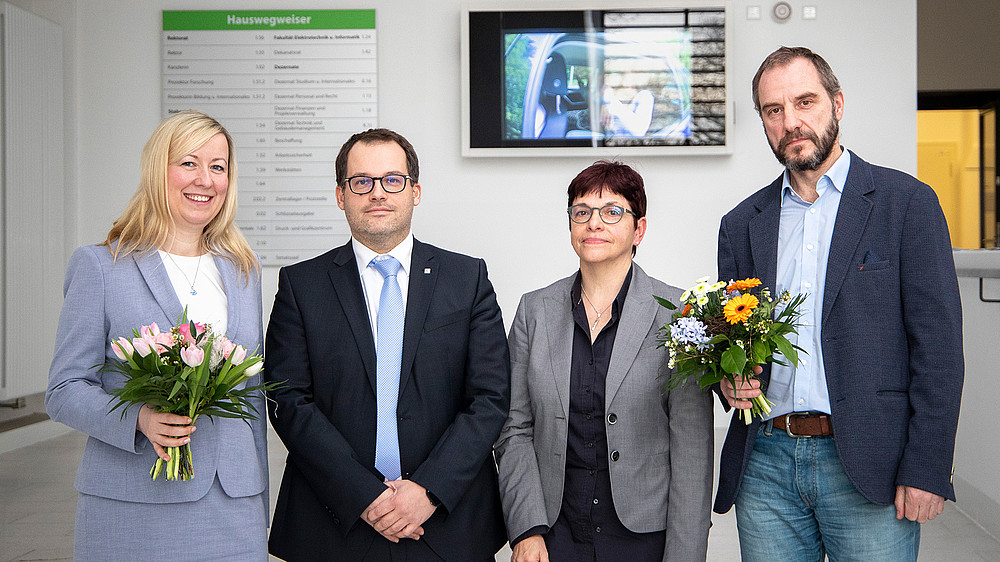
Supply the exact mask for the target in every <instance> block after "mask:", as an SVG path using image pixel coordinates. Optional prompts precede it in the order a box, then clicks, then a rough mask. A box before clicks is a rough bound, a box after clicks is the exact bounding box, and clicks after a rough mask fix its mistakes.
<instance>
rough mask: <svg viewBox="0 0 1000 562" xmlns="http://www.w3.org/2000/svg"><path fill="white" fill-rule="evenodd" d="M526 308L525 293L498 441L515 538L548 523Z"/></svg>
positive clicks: (508, 520)
mask: <svg viewBox="0 0 1000 562" xmlns="http://www.w3.org/2000/svg"><path fill="white" fill-rule="evenodd" d="M525 308H526V305H525V297H521V302H520V304H518V306H517V313H516V314H515V316H514V323H513V324H512V325H511V328H510V337H509V338H508V344H509V345H510V368H511V369H510V371H511V373H510V413H509V414H508V415H507V421H506V422H505V423H504V426H503V429H502V430H501V431H500V438H499V439H498V440H497V442H496V445H494V451H495V453H496V460H497V469H498V470H499V472H500V498H501V500H502V502H503V513H504V520H505V522H506V524H507V535H508V537H509V538H510V540H511V541H513V540H514V539H516V538H518V537H520V536H521V535H523V534H524V533H525V532H527V531H528V530H529V529H532V528H535V527H538V526H547V525H548V520H547V517H546V515H545V500H544V494H543V492H542V480H541V475H540V474H539V468H538V459H537V458H536V457H535V442H534V430H535V419H534V413H533V410H532V407H531V394H530V393H529V391H528V384H529V383H528V379H529V373H528V357H529V355H530V354H531V349H530V337H529V335H528V324H527V319H526V315H527V312H526V310H525Z"/></svg>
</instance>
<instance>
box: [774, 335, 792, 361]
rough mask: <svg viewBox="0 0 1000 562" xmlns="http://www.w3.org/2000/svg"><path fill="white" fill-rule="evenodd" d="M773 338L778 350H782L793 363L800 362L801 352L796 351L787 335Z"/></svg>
mask: <svg viewBox="0 0 1000 562" xmlns="http://www.w3.org/2000/svg"><path fill="white" fill-rule="evenodd" d="M771 340H772V341H773V342H774V345H776V346H777V347H778V351H780V352H781V354H782V355H784V356H785V358H787V359H788V360H789V361H790V362H791V364H792V365H798V364H799V353H798V352H797V351H795V347H794V346H792V344H791V342H789V341H788V339H787V338H785V336H774V337H773V338H771Z"/></svg>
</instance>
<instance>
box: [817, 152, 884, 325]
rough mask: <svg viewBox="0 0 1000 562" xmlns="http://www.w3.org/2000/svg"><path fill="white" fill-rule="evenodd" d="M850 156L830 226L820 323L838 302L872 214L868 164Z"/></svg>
mask: <svg viewBox="0 0 1000 562" xmlns="http://www.w3.org/2000/svg"><path fill="white" fill-rule="evenodd" d="M850 154H851V169H850V171H849V172H848V173H847V181H846V182H844V193H843V195H841V197H840V208H839V209H837V221H836V222H835V223H834V226H833V238H832V239H831V241H830V255H829V257H828V258H827V262H826V289H825V290H824V291H823V320H824V321H825V320H826V319H827V318H829V317H830V308H831V307H833V303H834V301H836V300H837V294H838V293H840V287H841V285H843V284H844V277H846V276H847V271H848V270H849V269H850V267H851V258H852V257H853V256H854V253H855V251H856V250H857V248H858V243H859V242H861V236H862V235H863V234H864V232H865V225H866V224H867V223H868V215H869V214H871V210H872V202H871V200H870V199H868V197H867V195H868V194H870V193H871V192H873V191H875V182H874V180H872V176H871V170H870V169H869V166H868V163H867V162H865V161H864V160H862V159H860V158H858V157H857V156H856V155H855V154H854V153H853V152H852V153H850Z"/></svg>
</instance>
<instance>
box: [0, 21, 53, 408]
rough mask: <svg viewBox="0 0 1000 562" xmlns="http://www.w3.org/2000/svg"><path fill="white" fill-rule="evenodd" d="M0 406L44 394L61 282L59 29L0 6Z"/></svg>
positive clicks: (48, 23)
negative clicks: (0, 69) (2, 402)
mask: <svg viewBox="0 0 1000 562" xmlns="http://www.w3.org/2000/svg"><path fill="white" fill-rule="evenodd" d="M0 19H2V30H0V33H2V35H3V37H2V42H0V45H2V47H0V48H2V49H3V52H2V60H3V75H2V78H0V80H2V84H0V96H2V98H3V103H2V117H0V128H2V134H0V144H2V150H0V154H2V162H0V168H2V174H0V178H2V179H0V182H2V184H0V206H2V213H0V217H2V221H3V222H2V228H0V253H2V267H3V275H2V280H0V289H2V294H3V298H2V299H0V307H2V310H0V316H2V320H3V321H2V322H0V346H2V347H0V357H2V361H0V369H2V370H0V399H4V400H8V399H12V398H18V397H21V396H25V395H28V394H33V393H36V392H42V391H44V390H45V386H46V381H47V379H48V365H49V362H50V361H51V359H52V349H53V343H54V339H55V331H56V323H57V321H58V317H59V309H60V307H61V305H62V298H61V297H62V279H63V275H64V273H65V271H64V268H65V263H66V260H65V257H64V250H63V248H64V240H65V229H64V226H63V201H64V191H65V185H64V167H63V62H62V60H63V59H62V28H61V27H59V26H58V25H56V24H54V23H52V22H50V21H47V20H45V19H43V18H40V17H38V16H36V15H34V14H32V13H30V12H26V11H24V10H23V9H21V8H18V7H16V6H12V5H11V4H8V3H6V2H0Z"/></svg>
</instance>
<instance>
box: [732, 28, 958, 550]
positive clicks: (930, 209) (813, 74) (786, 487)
mask: <svg viewBox="0 0 1000 562" xmlns="http://www.w3.org/2000/svg"><path fill="white" fill-rule="evenodd" d="M753 95H754V106H755V108H756V109H757V111H758V113H759V114H760V116H761V120H762V122H763V125H764V132H765V133H766V136H767V140H768V143H769V144H770V145H771V148H772V150H773V151H774V154H775V156H776V157H777V159H778V161H779V162H781V163H782V164H783V165H784V166H785V168H786V170H785V172H784V173H783V174H782V176H781V177H779V178H778V179H777V180H775V181H774V182H773V183H772V184H771V185H769V186H767V187H765V188H763V189H761V190H760V191H758V192H756V193H754V194H753V195H751V196H750V197H749V198H747V199H746V200H745V201H743V202H742V203H740V204H739V205H737V206H736V208H735V209H733V210H732V211H731V212H730V213H728V214H727V215H726V216H725V217H724V218H723V219H722V224H721V227H720V229H719V277H720V278H721V279H741V278H746V277H759V278H760V279H761V281H762V282H763V285H764V286H768V287H771V288H773V289H775V290H776V291H778V292H780V291H783V290H788V291H790V292H791V293H792V294H795V293H805V294H807V295H808V298H807V300H806V302H805V305H804V307H803V311H804V314H803V316H802V318H801V322H802V326H801V327H800V328H799V333H798V338H797V345H798V346H800V347H801V348H802V349H803V350H804V351H805V353H802V354H800V362H799V364H798V365H787V366H783V365H778V364H771V365H767V366H765V368H764V371H763V373H762V376H761V378H762V380H763V381H764V385H763V390H764V392H765V395H766V396H767V398H768V399H769V400H770V401H771V402H773V403H774V407H773V409H772V411H771V414H770V415H769V417H770V419H768V420H765V421H764V422H761V421H760V420H755V421H754V422H753V423H752V424H750V425H749V426H747V425H745V424H744V423H743V422H742V421H740V420H739V418H737V417H734V419H733V421H732V423H731V424H730V429H729V434H728V436H727V438H726V443H725V446H724V448H723V452H722V459H721V462H720V481H719V488H718V495H717V496H716V501H715V511H717V512H719V513H725V512H727V511H729V509H730V507H732V506H733V504H734V503H735V505H736V516H737V525H738V528H739V535H740V549H741V551H742V556H743V560H817V561H821V560H823V557H824V555H828V556H829V558H830V559H831V560H840V559H852V560H916V558H917V549H918V547H919V542H920V524H921V523H924V522H925V521H928V520H930V519H933V518H934V517H935V516H936V515H938V514H940V513H941V510H942V508H943V504H944V500H945V499H950V500H952V501H954V500H955V494H954V489H953V487H952V483H951V471H952V459H953V455H954V447H955V432H956V427H957V424H958V410H959V402H960V399H961V393H962V381H963V377H964V361H963V356H962V319H961V303H960V301H959V294H958V281H957V278H956V274H955V266H954V261H953V258H952V253H951V243H950V240H949V235H948V226H947V224H946V223H945V219H944V215H943V213H942V211H941V208H940V206H939V204H938V201H937V197H936V196H935V195H934V192H933V191H932V190H931V188H930V187H928V186H927V185H925V184H923V183H920V182H919V181H917V180H916V179H914V178H913V177H911V176H909V175H907V174H904V173H902V172H899V171H896V170H891V169H888V168H883V167H880V166H874V165H872V164H869V163H867V162H865V161H864V160H862V159H861V158H859V157H858V156H857V155H856V154H854V153H852V152H849V151H845V150H844V149H843V148H842V147H841V146H840V134H839V121H840V119H841V117H842V116H843V111H844V96H843V93H842V92H841V90H840V84H839V81H838V80H837V78H836V76H835V75H834V74H833V71H832V69H830V66H829V65H828V64H827V63H826V61H825V60H823V59H822V57H820V56H819V55H817V54H815V53H813V52H812V51H810V50H809V49H806V48H803V47H795V48H788V47H782V48H780V49H778V50H777V51H775V52H774V53H772V54H771V55H770V56H768V58H767V59H766V60H765V61H764V62H763V64H761V66H760V69H759V70H758V71H757V75H756V76H755V77H754V81H753ZM761 390H762V389H761V384H760V383H759V382H756V381H754V382H752V383H750V382H746V381H743V380H742V379H739V378H738V379H737V385H736V388H734V387H733V385H732V384H729V383H728V382H724V383H723V384H722V385H721V389H720V392H721V394H722V395H723V396H724V401H725V404H726V405H727V406H734V407H736V408H748V407H750V402H749V401H748V399H749V398H751V397H754V396H757V395H759V394H760V392H761Z"/></svg>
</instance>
